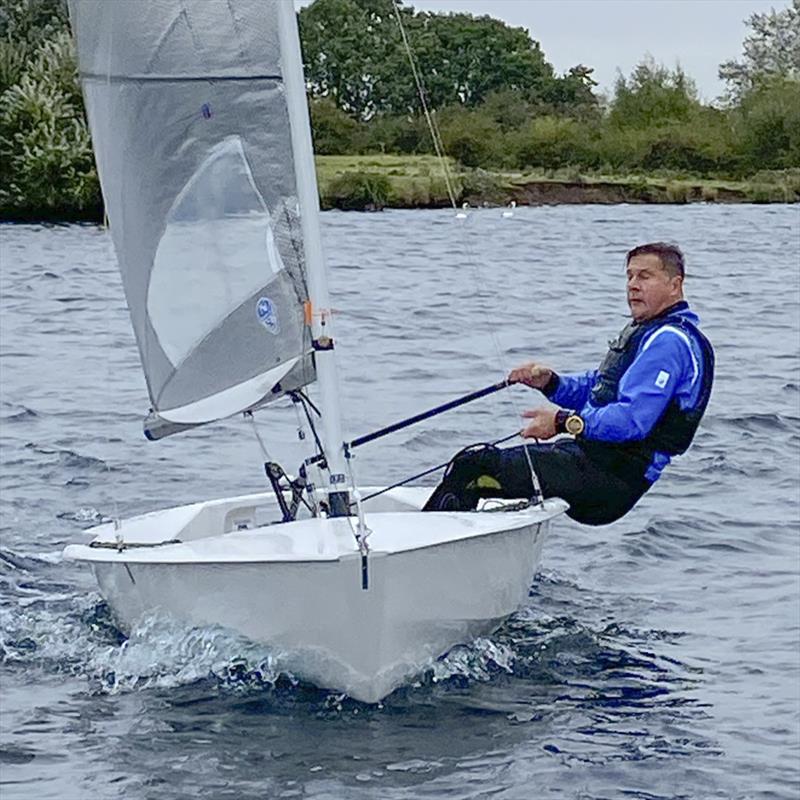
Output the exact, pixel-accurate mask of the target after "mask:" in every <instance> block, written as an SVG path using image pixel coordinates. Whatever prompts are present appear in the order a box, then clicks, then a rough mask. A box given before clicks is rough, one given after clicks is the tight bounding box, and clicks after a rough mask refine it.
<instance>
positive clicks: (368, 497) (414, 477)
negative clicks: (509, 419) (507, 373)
mask: <svg viewBox="0 0 800 800" xmlns="http://www.w3.org/2000/svg"><path fill="white" fill-rule="evenodd" d="M515 436H519V431H514V433H511V434H509V435H508V436H503V437H502V438H500V439H495V440H494V441H493V442H487V444H488V445H489V446H490V447H496V446H497V445H498V444H504V443H505V442H508V441H510V440H511V439H513V438H514V437H515ZM476 446H477V445H474V444H473V445H469V447H476ZM464 449H469V448H464ZM526 451H527V449H526ZM452 460H453V459H452V458H451V459H450V460H449V461H445V462H444V463H443V464H437V465H436V466H435V467H429V468H428V469H426V470H423V471H422V472H418V473H417V474H416V475H412V476H411V477H409V478H403V480H401V481H397V483H393V484H392V485H391V486H386V487H384V488H383V489H379V490H378V491H377V492H373V493H372V494H368V495H366V496H365V497H362V498H361V502H362V503H365V502H366V501H367V500H372V498H373V497H378V496H379V495H382V494H385V493H386V492H389V491H391V490H392V489H397V487H398V486H405V484H407V483H411V481H416V480H419V479H420V478H424V477H425V476H426V475H430V474H431V473H432V472H436V471H437V470H440V469H444V468H445V467H446V466H447V465H448V464H449V463H450V461H452ZM535 489H536V491H537V492H538V493H539V496H540V497H541V492H540V491H539V486H538V481H537V483H536V485H535ZM351 505H352V503H351Z"/></svg>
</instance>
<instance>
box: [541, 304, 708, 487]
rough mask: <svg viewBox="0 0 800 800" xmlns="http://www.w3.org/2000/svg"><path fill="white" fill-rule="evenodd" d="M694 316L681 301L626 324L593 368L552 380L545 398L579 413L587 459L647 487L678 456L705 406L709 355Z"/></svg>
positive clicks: (581, 438) (559, 376)
mask: <svg viewBox="0 0 800 800" xmlns="http://www.w3.org/2000/svg"><path fill="white" fill-rule="evenodd" d="M698 326H699V319H698V317H697V315H696V314H695V313H694V312H693V311H691V310H690V309H689V305H688V303H686V302H685V301H681V302H679V303H677V304H675V305H674V306H672V307H671V308H669V309H667V311H665V312H664V314H662V315H660V316H659V317H657V318H655V319H653V320H647V321H646V322H643V323H630V324H629V325H628V326H627V327H626V328H625V329H624V330H623V331H622V333H621V334H620V336H619V337H618V339H616V340H615V341H613V342H611V344H610V348H611V349H610V350H609V352H608V355H607V356H606V358H605V360H604V361H603V364H601V366H600V368H599V369H596V370H591V371H589V372H584V373H581V374H577V375H558V376H555V379H554V380H553V381H552V382H551V384H550V385H549V386H548V387H547V391H546V394H547V395H548V396H549V397H550V399H552V400H553V401H554V402H555V403H557V404H558V405H559V406H561V407H562V408H568V409H574V410H575V411H576V412H577V413H579V414H580V415H581V417H582V418H583V420H584V423H585V426H586V427H585V430H584V432H583V434H582V435H581V436H580V437H579V439H578V441H579V443H582V445H583V447H584V449H585V450H586V451H587V453H588V454H589V455H590V456H594V457H597V458H599V459H600V460H605V461H606V462H607V463H608V464H609V468H611V469H614V470H615V471H619V472H622V473H627V474H628V475H633V476H634V477H638V478H641V477H642V476H643V477H644V479H645V480H646V481H648V482H650V483H652V482H653V481H655V480H656V479H657V478H658V477H659V475H660V474H661V471H662V470H663V469H664V467H665V466H666V465H667V464H669V462H670V457H671V455H675V454H677V453H682V452H684V451H685V450H686V449H687V448H688V446H689V444H690V442H691V440H692V437H693V436H694V432H695V430H696V429H697V425H698V424H699V422H700V418H701V417H702V415H703V412H704V411H705V408H706V405H707V404H708V399H709V395H710V392H711V383H712V381H713V370H714V356H713V350H712V349H711V345H710V344H709V343H708V340H707V339H706V338H705V337H704V336H703V334H702V333H700V331H699V327H698Z"/></svg>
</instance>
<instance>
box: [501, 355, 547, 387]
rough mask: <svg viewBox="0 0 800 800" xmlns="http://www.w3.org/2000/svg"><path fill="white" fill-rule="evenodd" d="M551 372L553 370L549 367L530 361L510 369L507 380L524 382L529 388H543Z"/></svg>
mask: <svg viewBox="0 0 800 800" xmlns="http://www.w3.org/2000/svg"><path fill="white" fill-rule="evenodd" d="M552 374H553V370H551V369H550V368H549V367H545V366H542V365H541V364H537V363H536V362H534V361H531V362H530V363H529V364H523V365H522V366H520V367H517V368H516V369H512V370H511V372H509V373H508V380H509V383H524V384H525V385H526V386H530V387H531V389H544V387H545V386H547V382H548V381H549V380H550V377H551V376H552Z"/></svg>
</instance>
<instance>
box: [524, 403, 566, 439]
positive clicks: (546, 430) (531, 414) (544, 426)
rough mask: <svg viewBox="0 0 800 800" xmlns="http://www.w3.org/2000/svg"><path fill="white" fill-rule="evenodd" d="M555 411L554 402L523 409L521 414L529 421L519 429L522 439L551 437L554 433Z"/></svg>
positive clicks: (556, 409) (556, 408) (556, 407)
mask: <svg viewBox="0 0 800 800" xmlns="http://www.w3.org/2000/svg"><path fill="white" fill-rule="evenodd" d="M557 411H558V406H557V405H556V404H555V403H547V404H545V405H543V406H539V407H538V408H532V409H530V410H529V411H523V412H522V416H523V417H525V418H526V419H528V420H530V422H528V424H527V425H526V426H525V427H524V428H523V429H522V431H520V436H522V438H523V439H552V438H553V436H555V435H556V412H557Z"/></svg>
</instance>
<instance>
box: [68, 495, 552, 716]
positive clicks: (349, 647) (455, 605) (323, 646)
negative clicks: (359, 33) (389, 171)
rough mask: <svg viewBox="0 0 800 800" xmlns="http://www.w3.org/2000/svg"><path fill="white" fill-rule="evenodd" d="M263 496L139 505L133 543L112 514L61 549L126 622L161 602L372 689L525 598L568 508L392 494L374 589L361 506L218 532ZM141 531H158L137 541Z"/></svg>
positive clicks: (373, 517)
mask: <svg viewBox="0 0 800 800" xmlns="http://www.w3.org/2000/svg"><path fill="white" fill-rule="evenodd" d="M254 502H255V501H254V500H253V498H252V497H248V498H240V499H239V502H238V503H237V502H236V501H235V499H234V500H231V501H211V502H209V503H208V504H197V505H195V506H188V507H182V508H178V509H168V510H167V511H164V512H156V513H155V514H153V515H145V516H143V517H140V518H135V519H134V520H131V521H128V522H127V523H123V524H122V528H121V531H122V533H123V534H126V535H127V537H128V538H127V539H125V541H126V542H128V543H127V544H125V545H124V546H123V547H121V548H120V549H118V548H117V547H115V546H114V541H115V540H114V535H115V533H114V532H115V530H117V529H114V528H113V527H111V526H105V527H103V528H102V529H99V530H100V533H99V535H98V536H97V537H96V538H95V541H94V542H93V543H92V545H71V546H70V547H68V548H67V550H66V551H65V556H66V557H67V558H71V559H75V560H79V561H86V562H89V563H90V564H91V566H92V569H93V571H94V574H95V576H96V579H97V582H98V585H99V587H100V591H101V593H102V594H103V596H104V597H105V599H106V600H107V601H108V603H109V605H110V607H111V609H112V611H113V613H114V615H115V617H116V618H117V620H118V622H119V624H120V626H121V627H122V629H123V630H126V631H130V630H132V629H133V628H135V627H136V625H137V624H138V623H139V622H140V621H141V620H142V619H143V618H145V617H149V616H152V615H153V614H158V613H164V614H165V615H169V616H170V617H171V618H174V619H177V620H180V621H182V622H185V623H187V624H189V625H198V626H206V625H218V626H222V627H225V628H229V629H231V630H233V631H237V632H238V633H240V634H243V635H244V636H246V637H247V638H249V639H252V640H254V641H258V642H262V643H264V644H265V645H267V646H268V648H269V649H270V652H271V654H272V655H273V657H274V658H275V661H276V663H277V665H278V666H279V667H280V668H282V669H285V670H287V671H289V672H291V673H292V674H294V675H296V676H297V677H300V678H303V679H305V680H309V681H311V682H313V683H315V684H317V685H318V686H320V687H324V688H330V689H334V690H339V691H343V692H346V693H347V694H348V695H350V696H351V697H353V698H355V699H357V700H361V701H365V702H376V701H378V700H380V699H381V698H383V697H385V696H386V695H387V694H389V693H390V692H391V691H392V690H394V689H395V688H397V687H398V686H400V685H402V684H403V683H405V682H406V681H407V680H408V679H409V678H412V677H413V676H414V675H416V674H418V673H419V672H420V671H421V670H422V669H424V668H425V667H426V666H427V665H428V664H430V663H431V661H432V660H433V659H435V658H437V657H438V656H441V655H443V654H444V653H446V652H447V651H448V650H449V649H450V648H451V647H453V646H454V645H456V644H459V643H466V642H469V641H471V640H472V639H474V638H475V637H476V636H480V635H482V634H486V633H488V632H490V631H491V630H493V629H494V628H495V627H497V625H498V624H499V623H500V622H502V620H503V619H505V618H506V617H508V616H509V615H510V614H512V613H513V612H514V611H515V610H516V609H517V608H519V606H520V605H521V604H522V603H523V602H524V601H525V599H526V597H527V595H528V592H529V587H530V583H531V581H532V578H533V575H534V573H535V571H536V569H537V567H538V564H539V560H540V557H541V552H542V545H543V541H544V537H545V534H546V530H547V527H548V525H549V521H550V519H551V518H552V517H554V516H557V515H558V514H559V513H561V511H563V509H564V507H565V504H563V502H562V501H546V504H543V506H541V507H539V508H537V509H535V510H528V511H522V512H520V511H512V512H509V513H504V512H501V513H480V512H468V513H464V512H461V513H456V512H454V513H450V512H444V513H435V514H430V513H422V512H420V511H419V510H417V509H412V510H406V511H400V510H398V509H400V508H401V506H402V503H404V502H407V497H400V499H399V500H398V499H397V497H395V498H388V499H387V500H386V501H385V502H386V503H387V504H390V503H394V505H390V506H389V507H391V508H392V509H393V510H392V511H389V512H378V513H370V514H368V515H367V522H368V524H369V526H370V528H371V533H370V536H369V542H370V552H369V555H368V557H367V562H366V578H367V581H366V588H365V585H364V577H365V575H364V571H363V563H362V558H361V554H360V553H359V551H358V549H357V547H356V546H355V540H354V537H353V528H354V527H355V524H356V523H355V521H354V520H353V519H350V518H336V519H309V520H304V521H298V522H292V523H286V524H277V525H266V526H261V527H255V528H253V529H245V530H240V529H238V528H237V527H234V528H233V529H232V530H227V531H225V532H222V533H215V531H216V529H217V526H218V525H222V524H223V523H222V522H220V520H226V522H225V523H224V526H223V527H228V528H229V527H231V525H230V522H231V520H232V521H233V522H234V523H235V522H236V521H237V520H240V519H241V518H242V516H243V515H248V514H250V510H251V509H252V507H253V504H254ZM548 504H549V505H548ZM243 509H244V510H243ZM250 516H252V515H250ZM173 524H174V525H175V526H176V528H175V529H176V530H178V532H179V536H176V537H175V538H173V536H171V535H170V533H169V526H170V525H173ZM159 530H160V531H161V532H160V533H158V534H157V531H159ZM118 534H119V530H117V535H118ZM134 534H135V535H136V536H137V537H138V538H139V539H142V540H144V539H146V538H147V536H148V535H149V537H150V541H149V542H146V541H139V542H137V543H134V542H133V541H132V539H131V538H130V537H133V536H134ZM159 537H160V538H161V539H162V540H163V541H159ZM176 538H177V539H180V541H176ZM184 539H188V541H185V540H184Z"/></svg>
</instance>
